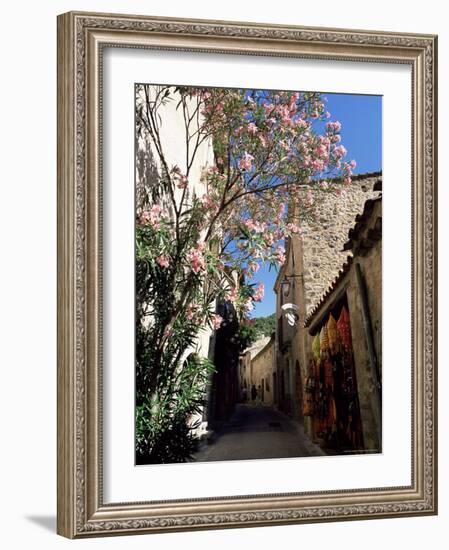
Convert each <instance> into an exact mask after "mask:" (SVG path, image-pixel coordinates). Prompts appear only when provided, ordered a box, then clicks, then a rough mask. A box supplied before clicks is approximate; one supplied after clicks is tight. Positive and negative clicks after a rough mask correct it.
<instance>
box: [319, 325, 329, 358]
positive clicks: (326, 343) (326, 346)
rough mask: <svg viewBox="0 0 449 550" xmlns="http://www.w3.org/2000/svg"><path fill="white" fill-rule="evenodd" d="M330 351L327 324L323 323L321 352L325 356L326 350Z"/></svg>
mask: <svg viewBox="0 0 449 550" xmlns="http://www.w3.org/2000/svg"><path fill="white" fill-rule="evenodd" d="M328 351H329V337H328V335H327V328H326V325H323V326H322V327H321V332H320V352H321V356H323V354H324V353H325V352H328Z"/></svg>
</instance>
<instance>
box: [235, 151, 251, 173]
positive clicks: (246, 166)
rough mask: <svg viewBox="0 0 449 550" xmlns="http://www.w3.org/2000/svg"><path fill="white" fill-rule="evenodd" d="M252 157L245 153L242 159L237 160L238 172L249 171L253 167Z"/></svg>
mask: <svg viewBox="0 0 449 550" xmlns="http://www.w3.org/2000/svg"><path fill="white" fill-rule="evenodd" d="M253 160H254V157H253V156H252V155H250V154H249V153H247V152H245V154H244V155H243V157H242V158H241V159H240V160H239V164H238V166H239V168H240V170H251V167H252V165H253Z"/></svg>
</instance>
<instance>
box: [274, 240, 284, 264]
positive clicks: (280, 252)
mask: <svg viewBox="0 0 449 550" xmlns="http://www.w3.org/2000/svg"><path fill="white" fill-rule="evenodd" d="M274 255H275V258H276V261H277V262H278V264H279V265H284V264H285V248H284V247H283V246H282V245H279V246H278V247H277V248H276V252H275V254H274Z"/></svg>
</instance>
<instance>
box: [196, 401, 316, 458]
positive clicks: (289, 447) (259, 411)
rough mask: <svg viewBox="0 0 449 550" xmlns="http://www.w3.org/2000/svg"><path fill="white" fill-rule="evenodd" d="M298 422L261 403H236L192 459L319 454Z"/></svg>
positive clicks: (283, 456)
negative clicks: (232, 411) (224, 420)
mask: <svg viewBox="0 0 449 550" xmlns="http://www.w3.org/2000/svg"><path fill="white" fill-rule="evenodd" d="M324 454H325V453H324V452H323V451H322V450H321V448H320V447H319V446H318V445H315V444H314V443H312V441H311V440H310V439H309V437H308V436H307V435H306V434H305V433H304V429H303V427H302V425H301V424H300V423H299V422H295V421H293V420H291V419H290V418H289V417H287V416H286V415H284V414H282V413H281V412H279V411H277V410H275V409H273V408H271V407H266V406H262V405H252V404H238V405H237V407H236V410H235V412H234V414H233V415H232V417H231V418H230V420H229V421H228V422H226V423H225V424H224V425H223V427H222V428H221V429H220V430H217V431H215V432H214V433H213V435H212V437H211V438H210V439H209V441H207V442H204V443H203V444H202V446H201V448H200V450H199V451H198V452H197V453H195V454H194V455H193V458H192V460H193V461H195V462H204V461H214V460H245V459H258V458H259V459H260V458H286V457H301V456H320V455H324Z"/></svg>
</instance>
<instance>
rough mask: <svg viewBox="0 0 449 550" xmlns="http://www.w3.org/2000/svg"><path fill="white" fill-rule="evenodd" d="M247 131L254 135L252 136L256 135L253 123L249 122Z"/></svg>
mask: <svg viewBox="0 0 449 550" xmlns="http://www.w3.org/2000/svg"><path fill="white" fill-rule="evenodd" d="M247 131H248V133H249V134H252V135H254V134H257V132H258V128H257V126H256V125H255V124H254V122H250V123H249V124H248V128H247Z"/></svg>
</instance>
